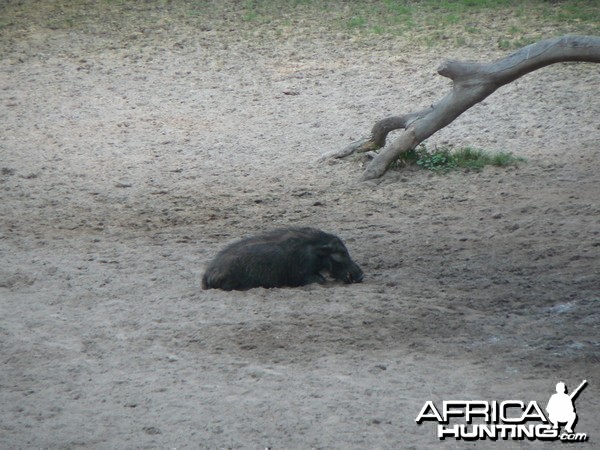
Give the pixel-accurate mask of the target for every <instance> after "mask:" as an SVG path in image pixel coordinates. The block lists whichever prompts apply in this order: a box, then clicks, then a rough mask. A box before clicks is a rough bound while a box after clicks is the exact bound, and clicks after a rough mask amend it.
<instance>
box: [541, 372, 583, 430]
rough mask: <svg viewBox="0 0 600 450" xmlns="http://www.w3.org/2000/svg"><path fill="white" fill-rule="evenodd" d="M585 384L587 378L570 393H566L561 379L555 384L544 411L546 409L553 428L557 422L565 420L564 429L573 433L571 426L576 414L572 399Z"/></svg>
mask: <svg viewBox="0 0 600 450" xmlns="http://www.w3.org/2000/svg"><path fill="white" fill-rule="evenodd" d="M586 384H587V380H583V382H582V383H581V384H580V385H579V386H578V387H577V389H575V390H574V391H573V393H572V394H571V395H568V394H567V387H566V386H565V383H563V382H562V381H561V382H560V383H558V384H557V385H556V394H554V395H553V396H552V397H550V400H549V401H548V406H546V411H548V419H550V422H552V425H554V426H553V427H552V428H553V429H554V430H557V429H558V424H559V422H566V423H567V426H566V427H565V431H566V432H567V433H569V434H573V426H574V425H575V422H577V414H576V413H575V407H574V406H573V400H574V399H575V397H577V395H579V393H580V392H581V390H582V389H583V388H584V387H585V385H586Z"/></svg>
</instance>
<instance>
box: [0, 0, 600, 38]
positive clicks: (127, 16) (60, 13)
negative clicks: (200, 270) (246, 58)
mask: <svg viewBox="0 0 600 450" xmlns="http://www.w3.org/2000/svg"><path fill="white" fill-rule="evenodd" d="M142 12H144V14H140V13H142ZM0 16H1V18H0V30H2V31H3V32H6V31H10V30H11V29H13V30H15V31H18V29H19V27H20V28H21V29H22V27H23V26H41V27H46V28H49V29H53V30H59V29H69V30H71V29H81V30H89V31H91V32H94V30H95V29H96V28H97V26H98V24H99V23H102V24H103V25H104V32H106V29H107V28H108V29H113V30H115V32H116V30H122V29H125V30H126V29H127V28H128V27H130V26H131V25H130V24H131V23H137V25H138V26H139V25H140V21H139V20H133V19H136V18H139V17H143V18H144V20H147V21H148V23H147V24H146V25H147V26H148V27H149V29H152V28H153V27H157V26H158V27H163V28H164V27H168V26H169V24H172V23H174V22H177V26H178V27H181V26H183V25H187V26H190V27H194V28H200V29H201V30H202V29H218V28H221V27H220V26H219V25H223V23H228V24H235V26H234V29H235V31H236V33H239V34H240V35H241V36H244V35H246V34H247V33H251V32H254V31H256V29H257V27H258V26H261V25H266V24H268V25H269V27H268V28H269V30H271V31H272V32H273V33H274V34H275V35H276V36H282V37H284V36H286V35H288V34H289V31H290V30H291V29H293V28H302V29H306V30H308V31H309V32H310V31H313V32H319V31H322V30H329V31H333V32H336V33H347V34H350V35H352V36H355V37H357V36H360V37H361V38H363V39H369V38H370V37H372V38H375V39H377V38H379V37H381V36H382V35H388V36H397V37H402V38H404V39H406V40H407V41H409V42H410V44H411V45H413V46H414V45H424V46H436V45H441V44H444V45H452V46H457V47H461V46H462V47H472V46H479V45H482V43H485V45H490V44H491V45H496V46H497V48H499V49H501V50H510V49H515V48H518V47H521V46H523V45H526V44H528V43H532V42H535V41H537V40H539V39H540V38H543V37H548V36H549V35H561V34H567V33H577V34H591V35H597V34H600V8H598V2H597V0H575V1H552V2H549V1H543V0H526V1H518V0H494V1H491V0H460V1H450V0H423V1H419V2H413V1H406V0H384V1H373V0H365V1H352V2H336V1H332V0H329V1H317V0H266V1H258V0H243V1H241V2H233V1H224V2H212V1H211V2H209V1H197V0H187V1H182V2H171V1H167V0H164V1H155V2H143V3H142V2H127V1H124V0H100V1H97V2H88V1H84V0H74V1H70V2H63V1H58V0H50V1H45V2H39V1H37V2H36V1H29V2H15V3H13V4H9V5H6V6H3V7H1V14H0ZM231 26H233V25H231ZM231 26H230V28H231ZM132 31H134V30H132Z"/></svg>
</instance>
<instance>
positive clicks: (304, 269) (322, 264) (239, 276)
mask: <svg viewBox="0 0 600 450" xmlns="http://www.w3.org/2000/svg"><path fill="white" fill-rule="evenodd" d="M322 272H328V273H329V274H330V275H331V276H332V277H333V278H335V279H336V280H341V281H343V282H345V283H360V282H361V281H362V279H363V272H362V270H360V267H358V265H356V263H355V262H354V261H352V259H351V258H350V255H349V254H348V250H347V249H346V246H345V245H344V243H343V242H342V241H341V240H340V239H339V238H338V237H337V236H335V235H333V234H329V233H325V232H323V231H321V230H317V229H315V228H283V229H277V230H273V231H270V232H268V233H265V234H261V235H258V236H253V237H249V238H246V239H243V240H241V241H238V242H234V243H233V244H231V245H229V246H228V247H225V248H224V249H223V250H222V251H221V252H220V253H219V254H218V255H217V256H216V257H215V259H213V261H212V262H211V263H210V264H209V266H208V268H207V269H206V273H205V274H204V276H203V277H202V288H203V289H211V288H214V289H224V290H226V291H230V290H233V289H236V290H246V289H250V288H253V287H265V288H274V287H283V286H289V287H295V286H303V285H305V284H309V283H315V282H317V283H324V282H325V278H324V277H323V275H322V274H321V273H322Z"/></svg>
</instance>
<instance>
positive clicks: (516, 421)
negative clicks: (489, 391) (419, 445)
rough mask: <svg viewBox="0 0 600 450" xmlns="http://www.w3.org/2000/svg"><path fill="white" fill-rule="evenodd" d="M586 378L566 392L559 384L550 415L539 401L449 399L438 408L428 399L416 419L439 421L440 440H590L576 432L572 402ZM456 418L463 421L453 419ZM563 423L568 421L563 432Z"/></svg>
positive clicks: (548, 407)
mask: <svg viewBox="0 0 600 450" xmlns="http://www.w3.org/2000/svg"><path fill="white" fill-rule="evenodd" d="M586 384H587V380H583V382H582V383H581V384H580V385H579V386H578V387H577V389H575V390H574V391H573V392H572V393H571V394H567V387H566V385H565V383H563V382H559V383H558V384H557V385H556V394H553V395H552V396H551V397H550V400H549V401H548V405H547V406H546V412H547V413H548V416H546V415H545V414H544V412H543V411H542V408H540V406H539V405H538V404H537V402H536V401H530V402H529V403H526V402H523V401H521V400H505V401H487V400H473V401H467V400H448V401H443V402H442V406H441V408H439V409H438V408H437V407H436V405H435V404H434V402H433V401H427V402H425V405H423V408H421V412H419V415H418V416H417V418H416V419H415V421H416V422H417V423H418V424H421V423H422V422H424V421H434V422H437V424H438V425H437V436H438V438H440V439H442V440H443V439H446V438H455V439H456V440H460V439H464V440H467V441H473V440H477V439H490V440H493V441H495V440H498V439H503V440H507V439H514V440H524V439H528V440H535V439H539V440H546V441H551V440H557V439H559V440H561V441H578V442H584V441H587V440H588V436H587V434H586V433H575V432H574V431H573V429H574V427H575V423H576V422H577V413H576V412H575V406H574V405H573V402H574V400H575V398H576V397H577V396H578V395H579V394H580V393H581V391H582V390H583V388H584V387H585V386H586ZM453 420H456V421H459V422H460V423H453V424H451V423H450V422H451V421H453ZM560 424H565V426H564V431H562V432H560V430H559V429H560Z"/></svg>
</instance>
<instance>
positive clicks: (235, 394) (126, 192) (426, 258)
mask: <svg viewBox="0 0 600 450" xmlns="http://www.w3.org/2000/svg"><path fill="white" fill-rule="evenodd" d="M129 13H130V14H134V13H135V12H134V13H132V12H129ZM139 14H144V13H143V12H139ZM152 14H154V15H153V16H152V17H154V19H153V20H152V21H150V22H151V24H152V25H151V26H147V23H148V21H147V20H146V22H144V23H145V24H146V25H143V26H142V25H136V24H135V23H134V22H128V25H127V27H123V28H122V29H120V28H118V27H114V26H112V27H111V26H110V23H106V24H105V23H103V21H102V20H101V18H97V19H98V20H96V21H94V20H91V19H90V21H89V22H87V23H86V24H84V26H80V27H72V28H69V27H61V26H45V25H44V24H43V23H42V22H37V23H36V22H31V23H24V24H22V25H19V26H13V27H7V28H6V30H8V31H7V32H6V34H4V37H2V38H1V47H0V50H1V56H2V57H1V60H0V102H1V105H2V107H1V109H0V117H1V120H2V130H1V132H0V135H1V136H0V138H1V139H0V170H1V172H0V195H1V201H0V214H1V219H0V299H1V300H0V308H1V315H0V358H1V369H0V404H1V405H2V407H1V408H0V447H2V448H42V447H43V448H76V447H93V448H107V449H108V448H155V447H159V448H198V447H211V448H224V447H229V448H266V447H273V448H283V447H286V448H311V447H312V448H357V449H358V448H361V449H364V448H419V449H420V448H431V447H433V446H435V445H440V446H443V447H445V448H472V447H484V448H485V447H491V448H515V447H519V448H542V447H544V448H545V447H546V446H548V445H550V444H549V443H542V442H540V441H531V442H530V441H524V442H522V441H516V440H507V441H502V440H500V441H499V442H491V441H489V440H488V441H483V442H482V441H479V442H470V443H469V442H465V441H456V440H453V439H450V440H446V441H440V440H439V439H438V438H437V436H436V427H435V425H434V424H433V423H431V422H429V423H424V424H421V425H417V424H416V423H415V418H416V416H417V414H418V413H419V411H420V409H421V408H422V406H423V405H424V403H425V402H426V401H427V400H432V401H434V402H436V404H441V402H442V401H443V400H460V399H462V400H498V401H500V400H509V399H520V400H523V401H525V402H529V401H532V400H535V401H537V402H538V403H539V404H540V405H542V406H544V407H545V405H546V403H547V401H548V399H549V397H550V395H551V394H552V393H554V390H555V384H556V383H557V382H558V381H564V382H565V383H566V384H567V386H568V387H570V388H571V389H573V388H574V387H576V386H577V385H578V384H579V383H580V382H581V381H582V380H583V379H587V380H588V386H587V387H586V388H585V389H584V390H583V391H582V393H581V394H580V395H579V397H578V398H577V401H576V408H577V412H578V414H579V422H578V423H577V427H576V431H578V432H584V433H587V434H588V436H589V441H588V442H587V443H585V444H574V445H571V446H569V448H573V449H575V448H585V449H590V448H594V447H595V448H598V446H599V445H600V431H599V422H598V419H599V418H600V395H599V393H600V391H599V390H598V386H599V385H600V364H599V363H600V356H599V355H600V340H599V336H600V329H599V327H600V313H599V305H600V183H599V182H598V179H599V176H598V163H599V159H600V156H599V152H598V150H599V142H600V126H599V121H598V118H599V117H600V101H599V98H600V95H599V94H600V71H599V68H598V67H597V65H594V64H562V65H554V66H550V67H547V68H544V69H542V70H539V71H537V72H534V73H532V74H530V75H528V76H526V77H524V78H522V79H519V80H517V81H516V82H514V83H512V84H510V85H508V86H506V87H503V88H501V89H500V90H499V91H497V92H496V93H494V94H493V95H492V96H490V97H489V98H488V99H487V100H486V101H485V102H483V103H482V104H479V105H477V106H476V107H474V108H472V109H471V110H469V111H467V112H466V113H465V114H463V115H462V116H461V117H460V118H459V119H458V120H456V121H455V122H454V123H452V124H451V125H450V126H448V127H447V128H446V129H444V130H442V131H440V132H439V133H438V134H436V135H435V136H433V137H432V138H431V139H430V140H429V141H428V145H429V146H430V147H433V146H434V145H436V144H450V145H453V146H457V147H458V146H465V145H470V146H474V147H479V148H485V149H487V150H490V151H499V150H503V151H511V152H513V153H515V154H516V155H519V156H522V157H525V158H526V159H527V161H526V162H524V163H521V164H519V166H518V167H511V168H486V169H485V170H483V171H481V172H473V171H472V172H464V171H455V172H451V173H449V174H446V175H438V174H432V173H430V172H427V171H425V170H420V169H407V170H403V171H395V172H390V173H388V174H387V175H386V176H384V177H383V178H382V179H380V180H378V181H377V182H367V183H363V182H360V181H359V179H360V175H361V173H362V170H363V169H364V161H361V160H357V159H350V160H344V161H329V162H325V163H320V162H318V161H317V160H318V158H319V156H320V155H322V154H324V153H327V152H330V151H333V150H337V149H340V148H342V147H344V146H346V145H347V144H348V143H350V142H351V141H354V140H357V139H360V138H363V137H365V136H366V135H368V132H369V130H370V128H371V125H372V124H373V122H374V121H375V120H377V119H379V118H382V117H385V116H387V115H390V114H393V113H405V112H410V111H414V110H416V109H420V108H422V107H425V106H427V105H429V104H430V103H432V102H434V101H436V100H438V99H439V98H441V96H442V95H443V94H445V92H446V91H447V90H448V89H449V88H450V84H449V81H448V80H446V79H445V78H442V77H440V76H438V75H437V74H436V67H437V66H438V64H439V63H440V62H441V61H442V60H443V59H444V58H446V57H451V58H457V59H472V60H480V61H488V60H493V59H495V58H498V57H501V56H503V55H505V54H506V53H505V52H502V51H499V50H498V49H497V47H495V46H494V45H489V46H486V45H478V46H471V47H469V46H463V47H461V48H452V47H451V46H448V47H443V46H434V47H433V48H426V47H423V46H420V47H419V46H414V45H410V43H408V41H406V40H405V39H403V38H402V37H389V36H388V37H386V36H378V37H376V38H373V37H361V36H358V35H357V36H354V35H352V33H351V32H335V31H331V30H329V29H328V28H327V27H324V26H320V27H317V26H314V27H313V26H311V23H310V20H303V19H302V17H300V18H296V19H294V20H291V21H289V22H288V25H289V29H288V30H287V31H286V32H283V33H282V32H277V33H276V32H274V31H272V30H270V29H269V27H268V26H262V27H260V28H257V29H256V30H253V29H252V27H251V26H249V25H247V24H246V25H244V26H245V28H244V30H243V32H240V31H239V29H238V27H239V26H240V25H239V23H238V22H236V20H239V18H237V19H236V18H235V17H234V18H228V16H223V17H222V18H221V19H222V20H217V21H215V22H214V23H210V24H209V25H204V26H202V27H196V28H194V27H192V26H191V25H190V23H189V22H185V23H183V22H182V23H181V24H179V23H178V22H177V21H178V18H177V17H170V18H168V17H167V18H165V17H163V16H161V11H153V12H152ZM132 17H133V16H132ZM279 30H281V29H279ZM290 225H308V226H316V227H319V228H322V229H324V230H326V231H329V232H332V233H335V234H338V235H339V236H340V237H341V238H342V239H343V240H344V241H345V243H346V245H347V246H348V248H349V250H350V253H351V255H352V256H353V258H354V260H355V261H356V262H357V263H358V264H359V265H360V266H361V267H362V269H363V270H364V272H365V280H364V282H363V283H361V284H354V285H342V284H336V283H333V282H332V283H329V284H327V285H325V286H322V285H310V286H306V287H303V288H296V289H252V290H249V291H246V292H223V291H217V290H209V291H203V290H201V287H200V279H201V275H202V273H203V269H204V268H205V267H206V264H207V263H208V261H209V260H210V259H211V258H212V257H213V256H214V254H215V253H216V252H217V251H218V250H219V249H220V248H222V246H223V245H225V244H227V243H229V242H231V241H233V240H235V239H238V238H240V237H242V236H247V235H251V234H254V233H258V232H261V231H263V230H268V229H271V228H274V227H280V226H290ZM555 445H560V444H559V443H556V444H555Z"/></svg>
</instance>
